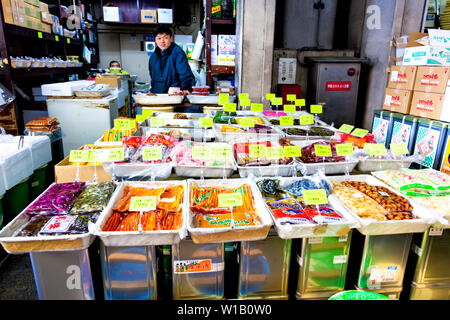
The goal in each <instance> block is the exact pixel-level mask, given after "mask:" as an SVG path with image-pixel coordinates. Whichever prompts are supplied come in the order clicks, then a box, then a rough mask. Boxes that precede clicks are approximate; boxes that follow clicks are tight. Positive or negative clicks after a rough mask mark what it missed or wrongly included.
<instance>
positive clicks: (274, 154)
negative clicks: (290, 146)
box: [267, 147, 284, 160]
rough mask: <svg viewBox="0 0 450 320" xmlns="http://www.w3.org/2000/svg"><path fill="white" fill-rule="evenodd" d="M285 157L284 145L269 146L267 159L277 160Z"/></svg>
mask: <svg viewBox="0 0 450 320" xmlns="http://www.w3.org/2000/svg"><path fill="white" fill-rule="evenodd" d="M283 157H284V153H283V147H268V148H267V159H271V160H274V159H275V160H277V159H282V158H283Z"/></svg>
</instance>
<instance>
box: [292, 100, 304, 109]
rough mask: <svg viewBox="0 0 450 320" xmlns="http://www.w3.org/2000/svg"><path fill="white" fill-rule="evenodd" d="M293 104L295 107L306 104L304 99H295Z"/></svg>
mask: <svg viewBox="0 0 450 320" xmlns="http://www.w3.org/2000/svg"><path fill="white" fill-rule="evenodd" d="M294 105H295V106H296V107H304V106H305V105H306V102H305V99H295V101H294Z"/></svg>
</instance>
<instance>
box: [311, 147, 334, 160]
mask: <svg viewBox="0 0 450 320" xmlns="http://www.w3.org/2000/svg"><path fill="white" fill-rule="evenodd" d="M314 151H315V152H316V156H319V157H331V156H332V153H331V146H329V145H321V144H315V145H314Z"/></svg>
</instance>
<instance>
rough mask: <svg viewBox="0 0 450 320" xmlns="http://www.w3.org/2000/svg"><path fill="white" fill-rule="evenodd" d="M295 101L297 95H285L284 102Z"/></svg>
mask: <svg viewBox="0 0 450 320" xmlns="http://www.w3.org/2000/svg"><path fill="white" fill-rule="evenodd" d="M296 99H297V95H295V94H288V95H286V100H287V101H295V100H296Z"/></svg>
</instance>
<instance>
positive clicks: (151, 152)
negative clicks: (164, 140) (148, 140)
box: [142, 147, 162, 161]
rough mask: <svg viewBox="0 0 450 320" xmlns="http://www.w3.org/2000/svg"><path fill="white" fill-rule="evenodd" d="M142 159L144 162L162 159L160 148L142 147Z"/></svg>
mask: <svg viewBox="0 0 450 320" xmlns="http://www.w3.org/2000/svg"><path fill="white" fill-rule="evenodd" d="M142 159H143V160H144V161H153V160H161V159H162V149H161V147H144V148H142Z"/></svg>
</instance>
